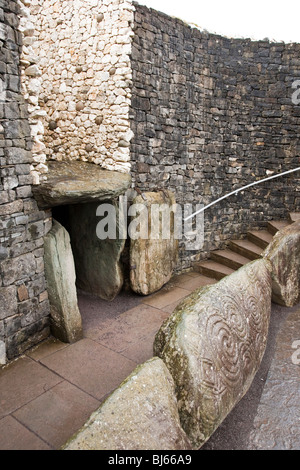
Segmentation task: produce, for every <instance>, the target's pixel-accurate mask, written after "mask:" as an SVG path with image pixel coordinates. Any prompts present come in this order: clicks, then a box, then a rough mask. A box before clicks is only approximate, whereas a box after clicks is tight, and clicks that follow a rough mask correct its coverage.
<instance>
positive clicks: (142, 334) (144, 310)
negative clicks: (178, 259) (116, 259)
mask: <svg viewBox="0 0 300 470" xmlns="http://www.w3.org/2000/svg"><path fill="white" fill-rule="evenodd" d="M211 282H213V281H212V280H210V279H208V278H205V277H204V276H201V275H199V274H196V273H189V274H183V275H180V276H177V277H175V278H174V279H173V280H172V281H171V282H170V283H169V284H168V285H167V286H166V287H165V288H163V289H162V290H161V291H159V292H158V293H156V294H153V295H151V296H148V297H146V298H145V297H141V296H138V295H134V294H128V293H125V292H124V293H122V294H120V295H119V296H118V297H117V298H116V299H115V300H114V301H113V302H105V301H101V300H100V299H98V298H96V297H93V296H90V295H88V294H85V293H79V295H78V302H79V308H80V311H81V313H82V319H83V329H84V338H83V339H82V340H81V341H79V342H77V343H75V344H72V345H66V344H63V343H61V342H59V341H56V340H54V339H50V340H48V341H46V342H44V343H42V344H41V345H39V346H38V347H36V348H34V349H33V350H30V351H28V352H27V353H26V354H25V355H24V356H22V357H21V358H20V359H18V360H16V361H14V362H13V363H11V364H10V365H8V366H6V367H4V368H3V369H2V370H0V449H1V450H4V449H7V450H10V449H12V450H23V449H33V450H39V449H40V450H42V449H59V448H60V447H61V446H62V445H63V444H64V443H65V442H66V441H67V439H68V438H69V437H71V436H72V435H73V434H74V432H75V431H77V430H78V429H79V428H80V427H81V426H82V425H83V424H84V423H85V421H86V420H87V418H88V417H89V416H90V414H91V413H92V412H93V411H94V410H96V409H97V408H98V407H99V405H100V403H101V402H102V401H103V400H104V398H105V397H106V396H107V395H108V394H109V393H110V392H112V391H113V390H114V389H115V388H116V387H118V385H119V384H120V383H121V382H122V381H123V380H124V379H125V378H126V377H127V376H128V375H129V374H130V373H131V372H132V371H133V370H134V369H135V367H136V366H137V364H141V363H143V362H144V361H146V360H147V359H149V358H150V357H152V355H153V353H152V345H153V340H154V336H155V334H156V332H157V331H158V329H159V328H160V326H161V324H162V323H163V321H164V320H165V319H166V318H167V317H168V316H169V315H170V313H172V312H173V310H174V308H175V307H176V305H177V304H178V303H179V302H180V301H181V299H183V298H184V297H186V296H187V295H189V294H190V293H191V292H192V291H193V290H195V289H196V288H198V287H200V286H202V285H206V284H208V283H211Z"/></svg>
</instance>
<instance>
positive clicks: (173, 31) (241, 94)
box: [130, 4, 300, 268]
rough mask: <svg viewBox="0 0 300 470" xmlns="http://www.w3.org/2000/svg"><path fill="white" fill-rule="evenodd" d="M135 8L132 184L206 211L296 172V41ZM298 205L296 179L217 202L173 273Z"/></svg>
mask: <svg viewBox="0 0 300 470" xmlns="http://www.w3.org/2000/svg"><path fill="white" fill-rule="evenodd" d="M135 8H136V11H135V21H134V38H133V45H132V55H131V59H132V61H131V64H132V69H133V89H132V107H131V112H130V116H131V128H132V131H133V132H134V134H135V137H134V139H133V140H132V146H131V163H132V174H133V179H134V181H135V184H136V186H137V187H139V188H140V189H141V190H142V191H153V190H156V189H162V188H167V189H168V190H171V191H173V192H174V194H175V197H176V202H177V203H178V204H184V203H191V204H196V203H200V204H209V203H210V202H212V201H214V200H216V199H217V198H219V197H221V196H223V195H225V194H227V193H230V192H231V191H233V190H234V189H236V188H239V187H242V186H244V185H246V184H248V183H251V182H253V181H256V180H259V179H263V178H266V177H267V176H271V175H273V174H276V173H280V172H283V171H285V170H289V169H292V168H296V167H299V155H300V146H299V137H298V136H299V129H300V108H299V105H298V106H297V105H295V104H293V102H292V94H293V92H294V89H293V88H292V84H293V82H294V81H295V80H297V79H299V76H300V45H299V44H283V43H280V44H277V43H271V42H269V41H258V42H252V41H250V40H247V39H245V40H243V39H230V38H224V37H221V36H216V35H213V34H209V33H206V32H201V31H200V30H198V29H197V28H191V27H190V26H188V25H187V24H185V23H184V22H182V21H180V20H177V19H175V18H171V17H169V16H167V15H165V14H163V13H159V12H157V11H155V10H150V9H148V8H147V7H144V6H139V5H137V4H135ZM299 207H300V198H299V173H298V174H296V173H295V174H294V176H288V177H283V178H281V179H275V180H272V181H270V182H267V183H264V184H263V185H261V186H256V187H255V188H254V189H251V190H249V191H245V192H244V193H239V194H238V195H236V196H233V197H231V198H230V199H227V200H225V201H223V202H222V203H220V204H218V205H216V206H214V207H213V208H211V209H209V210H207V211H206V212H205V242H204V247H203V251H202V252H201V253H199V252H192V251H187V250H185V247H184V246H183V245H181V265H180V267H181V268H184V267H189V266H190V265H191V262H192V261H193V260H195V259H199V258H205V257H206V256H207V254H208V253H209V251H210V250H212V249H216V248H218V247H219V246H223V245H225V244H226V242H227V241H228V240H229V239H230V238H233V237H234V236H236V237H239V235H240V234H246V232H247V230H249V228H250V227H251V228H260V227H262V226H264V224H265V223H266V220H268V219H269V220H270V219H272V218H274V219H276V218H285V217H287V213H288V211H289V210H292V209H293V208H294V209H295V210H297V209H298V210H299Z"/></svg>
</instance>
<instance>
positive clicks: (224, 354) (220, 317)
mask: <svg viewBox="0 0 300 470" xmlns="http://www.w3.org/2000/svg"><path fill="white" fill-rule="evenodd" d="M270 311H271V275H270V265H269V263H268V261H266V260H257V261H254V262H252V263H249V264H247V265H246V266H244V267H242V268H241V269H239V270H238V271H236V272H235V273H233V274H231V275H230V276H227V277H226V278H224V279H222V280H221V281H220V282H218V283H217V284H214V285H213V286H209V287H206V288H203V289H199V290H196V291H195V292H193V293H192V294H191V295H190V296H189V297H188V298H186V299H185V300H184V301H183V302H182V303H181V304H180V305H179V306H178V307H177V308H176V310H175V312H174V313H173V315H172V316H171V317H170V318H169V319H168V320H167V321H166V322H165V323H164V324H163V326H162V328H161V329H160V331H159V332H158V333H157V336H156V338H155V343H154V353H155V354H156V355H158V356H159V357H161V358H162V359H163V361H164V362H165V364H166V365H167V367H168V369H169V371H170V373H171V375H172V377H173V379H174V381H175V385H176V392H177V400H178V405H179V414H180V420H181V424H182V427H183V429H184V430H185V432H186V433H187V435H188V436H189V438H190V440H191V442H192V444H193V446H194V448H199V447H201V446H202V445H203V444H204V443H205V442H206V441H207V439H208V438H209V437H210V436H211V435H212V433H213V432H214V431H215V430H216V428H217V427H218V426H219V425H220V424H221V422H222V421H223V420H224V418H225V417H226V416H227V414H228V413H229V412H230V411H231V410H232V408H233V407H234V406H235V404H236V403H237V402H238V401H239V400H240V399H241V398H242V397H243V396H244V394H245V393H246V392H247V390H248V389H249V387H250V385H251V383H252V380H253V378H254V375H255V373H256V372H257V370H258V368H259V366H260V363H261V359H262V357H263V354H264V351H265V346H266V341H267V335H268V327H269V317H270Z"/></svg>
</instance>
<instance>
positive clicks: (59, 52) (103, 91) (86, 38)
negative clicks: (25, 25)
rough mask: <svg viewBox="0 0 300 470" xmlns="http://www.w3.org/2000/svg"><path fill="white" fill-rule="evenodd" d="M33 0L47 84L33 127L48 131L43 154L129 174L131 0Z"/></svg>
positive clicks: (40, 76) (43, 86) (41, 72)
mask: <svg viewBox="0 0 300 470" xmlns="http://www.w3.org/2000/svg"><path fill="white" fill-rule="evenodd" d="M22 1H24V2H26V3H29V0H22ZM30 3H31V7H30V11H31V14H32V15H33V17H34V21H33V24H34V28H35V35H36V37H37V41H36V42H35V53H36V55H37V56H38V57H39V62H38V72H37V73H38V75H37V76H36V77H34V80H36V84H37V81H39V83H40V89H39V99H38V103H39V106H40V107H38V108H37V111H36V113H38V116H39V121H38V124H37V126H39V127H36V128H35V129H34V132H35V133H38V135H40V134H39V132H43V134H44V136H43V140H40V144H41V145H42V147H43V145H45V148H44V147H43V151H42V155H45V154H46V157H47V160H50V159H51V160H68V159H70V160H83V161H90V162H93V163H96V164H98V165H100V166H101V167H103V168H106V169H109V170H116V171H121V172H129V171H130V153H129V145H130V140H131V138H132V137H133V134H132V131H131V130H130V123H129V106H130V102H131V80H132V72H131V62H130V53H131V42H132V37H133V30H132V27H133V21H134V17H133V15H134V7H133V5H132V1H131V0H72V1H70V0H31V1H30ZM25 74H26V69H25ZM30 99H31V98H30ZM34 101H36V100H35V98H34ZM36 104H37V103H36V102H34V103H33V105H36ZM43 112H44V113H43ZM43 114H45V115H43ZM38 143H39V142H38ZM44 163H45V162H44V161H41V162H39V164H44Z"/></svg>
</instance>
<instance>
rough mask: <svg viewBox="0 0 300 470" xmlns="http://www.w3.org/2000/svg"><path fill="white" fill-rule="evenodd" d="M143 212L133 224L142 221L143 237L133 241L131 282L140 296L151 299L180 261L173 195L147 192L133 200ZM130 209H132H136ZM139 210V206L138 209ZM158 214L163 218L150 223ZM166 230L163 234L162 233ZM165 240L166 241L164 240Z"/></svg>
mask: <svg viewBox="0 0 300 470" xmlns="http://www.w3.org/2000/svg"><path fill="white" fill-rule="evenodd" d="M138 204H139V205H141V208H143V210H142V211H139V212H137V214H133V215H134V218H133V220H132V222H131V224H130V226H129V232H130V227H132V223H133V224H135V225H134V227H136V224H137V222H138V221H140V224H139V232H140V234H141V236H140V237H137V238H136V239H133V237H132V234H131V233H129V235H130V237H131V241H130V282H131V288H132V290H134V291H135V292H137V293H138V294H142V295H148V294H151V293H153V292H155V291H157V290H159V289H160V288H161V287H162V286H163V285H164V284H166V283H167V282H168V281H169V280H170V279H171V276H172V274H173V271H174V268H175V266H176V264H177V260H178V240H177V239H176V237H175V222H174V215H173V212H172V210H171V209H172V207H173V209H174V208H175V204H176V203H175V197H174V194H173V193H172V192H171V191H165V192H161V191H160V192H157V193H154V192H147V193H144V194H143V195H140V196H137V197H136V198H135V199H134V200H133V207H134V205H138ZM133 207H131V209H133ZM136 207H137V206H136ZM155 210H158V211H161V213H160V216H159V217H157V218H155V219H153V218H152V220H151V214H152V215H154V213H155ZM165 229H166V233H165V234H164V232H163V230H165ZM165 237H166V238H165Z"/></svg>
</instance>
